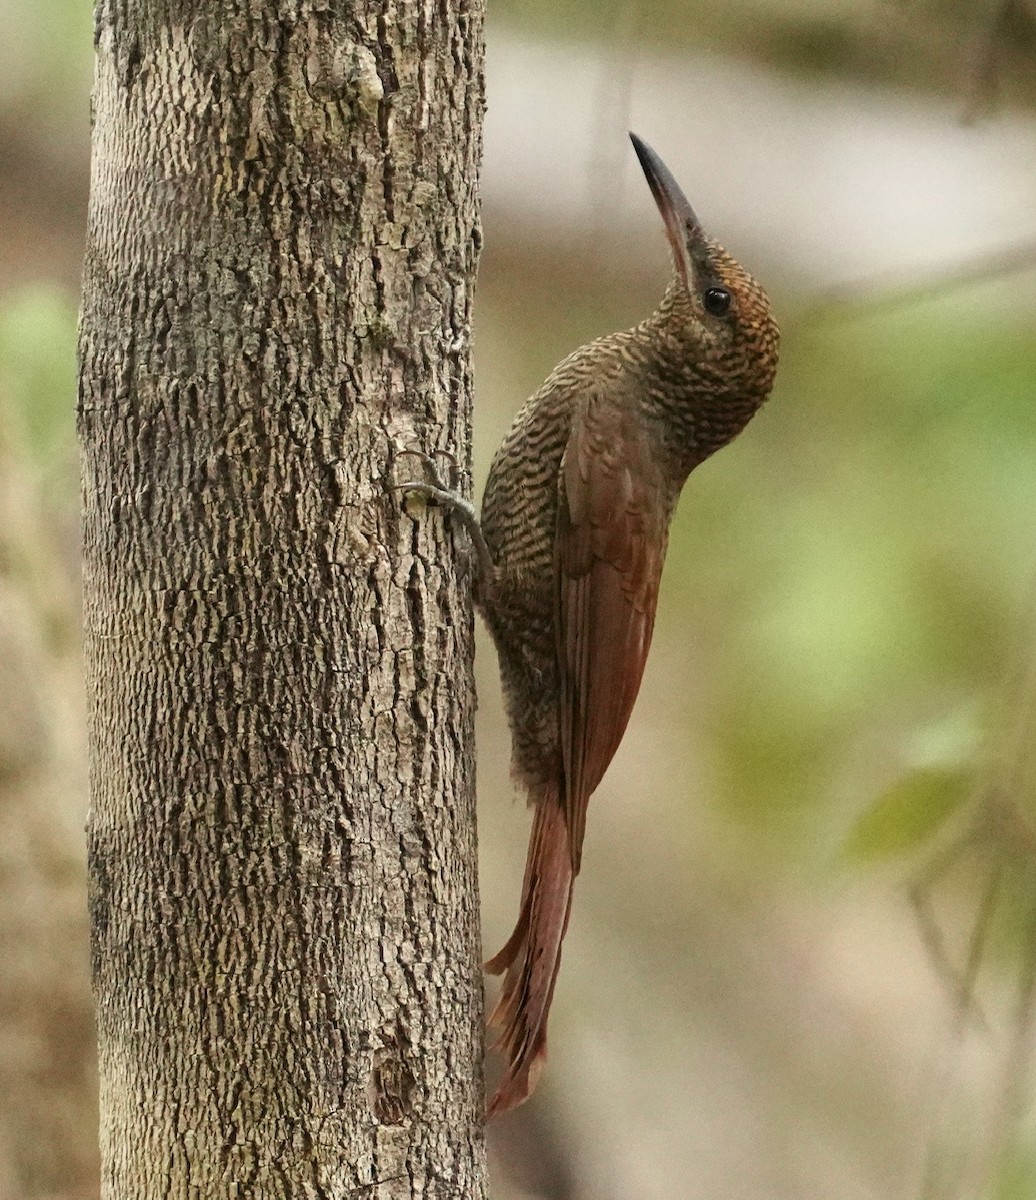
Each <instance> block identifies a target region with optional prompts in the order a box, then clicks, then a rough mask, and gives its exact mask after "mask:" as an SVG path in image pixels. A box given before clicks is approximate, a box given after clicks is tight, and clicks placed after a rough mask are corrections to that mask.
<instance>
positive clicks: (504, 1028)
mask: <svg viewBox="0 0 1036 1200" xmlns="http://www.w3.org/2000/svg"><path fill="white" fill-rule="evenodd" d="M573 882H574V874H573V871H572V851H571V847H570V844H569V835H568V827H567V825H566V823H565V817H564V814H563V813H562V811H561V807H560V805H559V804H558V801H557V797H556V796H555V795H553V794H550V793H548V794H547V795H544V796H541V797H540V798H539V802H538V803H537V805H536V816H535V818H534V821H533V827H532V836H531V837H530V840H529V857H528V861H527V862H526V865H525V882H524V884H523V886H522V909H521V914H520V916H519V917H518V924H517V925H516V926H515V929H514V933H512V934H511V936H510V938H508V940H507V944H506V945H505V946H504V948H503V949H502V950H501V951H500V953H499V954H497V955H495V956H494V957H493V958H491V959H490V960H489V962H487V963H486V970H487V971H489V972H490V973H491V974H493V975H499V974H502V973H503V972H505V971H506V972H507V974H506V976H505V978H504V984H503V989H502V991H501V993H500V999H499V1000H498V1001H497V1004H496V1007H495V1008H494V1009H493V1012H492V1014H491V1016H490V1018H489V1025H490V1028H493V1029H496V1030H498V1031H499V1033H498V1037H497V1040H496V1042H495V1043H494V1047H495V1049H497V1050H499V1051H500V1052H501V1053H502V1054H503V1056H504V1059H505V1061H506V1066H505V1070H504V1076H503V1079H502V1080H501V1082H500V1085H499V1087H498V1088H497V1090H496V1093H495V1094H494V1096H493V1098H492V1100H491V1101H490V1102H489V1107H488V1109H487V1117H494V1116H497V1115H498V1114H499V1113H502V1112H506V1111H507V1110H508V1109H509V1108H515V1107H516V1106H517V1105H519V1104H521V1103H522V1102H523V1101H525V1100H527V1099H528V1098H529V1096H530V1095H531V1094H532V1091H533V1089H534V1088H535V1087H536V1080H537V1079H538V1078H539V1074H540V1071H541V1070H542V1068H543V1063H544V1061H545V1060H546V1057H547V1015H548V1014H549V1012H550V1002H551V999H552V998H553V996H554V984H555V982H556V981H557V977H558V968H559V967H560V965H561V943H562V941H563V940H564V937H565V930H566V929H567V928H568V917H569V913H570V912H571V909H572V885H573Z"/></svg>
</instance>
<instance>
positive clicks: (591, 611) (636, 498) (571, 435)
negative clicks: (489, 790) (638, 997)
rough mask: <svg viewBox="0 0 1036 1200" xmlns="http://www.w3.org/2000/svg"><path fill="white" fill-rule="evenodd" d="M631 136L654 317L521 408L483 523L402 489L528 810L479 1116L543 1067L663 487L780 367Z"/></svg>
mask: <svg viewBox="0 0 1036 1200" xmlns="http://www.w3.org/2000/svg"><path fill="white" fill-rule="evenodd" d="M630 137H631V138H632V140H633V146H634V149H635V150H636V152H637V157H638V158H639V159H640V165H641V167H642V168H643V170H644V174H645V175H646V176H647V182H648V186H649V187H650V188H651V192H652V194H653V196H654V198H655V202H656V204H657V205H658V209H659V211H660V213H661V214H662V220H663V221H664V222H665V229H666V235H667V237H668V239H669V243H670V245H671V247H672V251H673V264H674V272H673V277H672V279H671V281H670V283H669V286H668V288H667V289H666V292H665V295H664V296H663V298H662V302H661V304H660V305H659V306H658V309H657V310H656V311H655V312H654V313H653V314H652V315H651V316H650V317H648V318H647V319H646V320H645V321H643V322H641V324H639V325H635V326H634V327H633V328H632V329H628V330H625V331H624V332H622V333H613V334H609V335H608V336H606V337H601V338H598V339H597V340H596V341H594V342H591V343H590V344H589V345H587V346H583V347H581V348H580V349H579V350H576V351H575V352H574V353H572V354H570V355H569V356H568V357H567V358H566V359H565V360H564V361H563V362H561V363H560V364H559V365H558V366H557V367H555V369H554V371H553V372H552V373H551V374H550V376H549V377H548V378H547V380H546V381H545V382H544V384H543V386H542V387H541V388H540V389H539V391H537V392H536V393H535V395H533V396H532V397H531V398H530V399H529V400H528V401H527V402H526V404H525V406H524V407H523V408H522V409H521V411H520V412H519V413H518V415H517V417H515V419H514V423H513V424H512V425H511V428H510V431H509V432H508V434H507V436H506V437H505V438H504V441H503V444H502V445H501V447H500V449H499V450H498V451H497V454H496V457H495V458H494V459H493V464H492V466H491V468H490V471H489V479H488V481H487V483H486V490H485V495H484V498H483V501H482V520H481V526H480V525H479V522H478V520H477V518H476V516H475V511H474V509H473V507H472V506H471V505H470V504H469V503H468V502H467V501H465V500H463V499H462V498H461V497H460V496H458V495H457V494H456V493H455V492H453V491H451V490H450V489H449V488H448V487H446V486H445V485H444V484H443V482H442V480H441V479H440V478H439V475H438V473H437V471H436V470H435V467H434V464H433V463H432V462H431V461H430V460H429V459H427V458H426V457H425V456H421V457H422V458H423V459H424V461H425V463H426V466H427V467H428V469H429V470H430V475H431V478H432V480H433V481H434V482H433V483H431V484H429V483H411V484H404V485H403V486H404V490H407V491H416V492H418V493H421V494H423V495H425V496H426V497H430V498H434V499H436V500H437V501H439V502H441V503H444V504H446V505H449V506H450V507H451V508H452V509H453V510H455V511H456V512H457V513H458V515H459V516H460V517H461V518H462V520H463V521H464V523H465V525H466V526H467V527H468V529H469V531H470V533H471V536H472V538H473V541H474V544H475V548H476V550H477V552H478V557H479V562H480V567H481V570H480V577H479V584H478V591H477V601H478V606H479V608H480V610H481V612H482V615H483V617H484V619H485V621H486V624H487V625H488V627H489V630H490V633H491V634H492V636H493V640H494V642H495V643H496V648H497V654H498V656H499V659H500V675H501V681H502V684H503V692H504V698H505V701H506V705H507V715H508V720H509V722H510V727H511V737H512V773H513V775H514V777H515V779H516V780H517V782H518V783H519V784H520V785H521V786H522V787H523V788H524V789H525V791H526V792H527V794H528V797H529V802H530V803H531V804H532V805H534V807H535V816H534V819H533V827H532V836H531V840H530V844H529V856H528V861H527V864H526V868H525V882H524V885H523V889H522V906H521V913H520V915H519V917H518V923H517V925H516V926H515V930H514V933H512V935H511V937H510V938H509V940H508V942H507V944H506V945H505V946H504V948H503V949H502V950H501V951H500V952H499V954H497V955H496V956H495V957H493V958H492V959H490V960H489V962H488V963H487V964H486V969H487V970H488V971H490V972H492V973H494V974H500V973H502V972H506V977H505V979H504V984H503V989H502V992H501V996H500V1000H499V1002H498V1003H497V1006H496V1008H495V1009H494V1011H493V1014H492V1016H491V1017H490V1026H491V1027H495V1028H496V1029H497V1030H498V1031H499V1037H498V1041H497V1043H496V1045H497V1048H499V1049H500V1050H501V1051H502V1053H503V1055H504V1058H505V1061H506V1065H505V1071H504V1076H503V1079H502V1081H501V1083H500V1086H499V1088H498V1090H497V1092H496V1094H495V1095H494V1096H493V1098H492V1100H491V1101H490V1103H489V1107H488V1114H489V1116H493V1115H494V1114H496V1113H500V1112H504V1111H506V1110H507V1109H509V1108H513V1107H514V1106H515V1105H518V1104H521V1103H522V1101H524V1100H526V1099H527V1098H528V1097H529V1095H530V1094H531V1093H532V1090H533V1088H534V1087H535V1086H536V1080H537V1077H538V1075H539V1072H540V1070H541V1068H542V1065H543V1062H544V1059H545V1057H546V1031H547V1015H548V1013H549V1011H550V1003H551V998H552V996H553V994H554V985H555V983H556V981H557V976H558V967H559V965H560V962H561V943H562V940H563V938H564V936H565V930H566V928H567V926H568V918H569V913H570V911H571V907H572V887H573V882H574V880H575V877H576V875H578V873H579V866H580V857H581V853H582V846H583V831H584V829H585V826H586V809H587V802H588V801H589V798H590V796H591V795H592V793H593V791H594V789H595V788H596V787H597V785H598V784H599V783H600V782H601V777H602V776H603V775H604V772H605V771H606V769H607V767H608V764H609V763H610V762H611V760H612V757H613V755H614V754H615V751H616V749H617V748H618V745H619V742H620V741H621V739H622V735H623V733H624V731H625V729H626V723H627V721H628V720H629V717H630V713H631V711H632V709H633V703H634V701H635V700H636V698H637V692H638V690H639V688H640V681H641V676H642V675H643V673H644V663H645V661H646V659H647V653H648V647H649V645H650V643H651V633H652V629H653V626H654V623H655V607H656V603H657V600H658V585H659V581H660V579H661V575H662V564H663V562H664V561H665V554H666V545H667V542H668V534H669V522H670V519H671V517H672V515H673V509H674V508H675V506H676V501H677V498H678V496H679V494H680V489H681V488H682V487H683V484H684V481H685V480H686V479H687V476H688V475H689V474H690V472H691V471H692V470H693V469H694V468H695V467H696V466H697V465H698V464H699V463H700V462H702V461H703V460H704V459H706V458H707V457H708V456H709V455H710V454H712V453H713V452H714V451H715V450H718V449H719V448H720V446H723V445H725V444H726V443H727V442H729V441H730V440H731V439H732V438H733V437H734V436H735V435H736V434H737V433H739V432H740V431H741V430H742V429H743V428H744V426H745V425H746V424H747V423H748V421H749V420H750V418H751V417H752V415H753V414H754V413H755V411H756V410H757V409H758V408H759V406H760V405H761V404H762V403H763V401H764V400H765V399H766V397H767V395H768V394H769V392H770V388H771V386H772V384H773V378H774V372H775V370H776V366H777V349H778V331H777V325H776V323H775V321H774V318H773V316H772V314H771V312H770V305H769V303H768V301H767V299H766V295H765V294H764V292H763V290H762V288H761V287H760V286H759V284H758V283H756V281H755V280H754V279H753V278H752V277H751V276H750V275H749V274H748V273H747V272H746V271H745V270H744V269H743V268H742V267H741V266H740V265H739V264H738V263H737V262H735V261H734V259H733V258H731V256H730V255H729V254H728V253H727V252H726V251H725V250H724V249H722V247H720V246H718V245H717V244H716V243H715V242H713V241H712V240H711V239H710V238H709V237H708V236H707V235H706V234H705V233H704V231H703V230H702V227H701V225H700V223H699V221H698V218H697V217H696V216H695V215H694V211H693V209H692V208H691V206H690V204H689V203H688V201H687V199H686V197H685V196H684V194H683V192H682V191H681V190H680V188H679V186H678V184H677V183H676V180H675V179H674V178H673V176H672V175H671V174H670V172H669V170H668V169H667V167H666V166H665V164H664V163H663V162H662V160H661V159H660V158H659V157H658V155H657V154H655V152H654V151H653V150H652V149H651V148H650V147H649V146H648V145H646V143H644V142H643V141H641V139H640V138H638V137H637V136H636V135H635V134H630Z"/></svg>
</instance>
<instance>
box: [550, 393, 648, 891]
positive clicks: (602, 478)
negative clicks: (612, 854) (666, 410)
mask: <svg viewBox="0 0 1036 1200" xmlns="http://www.w3.org/2000/svg"><path fill="white" fill-rule="evenodd" d="M559 487H560V496H559V505H558V528H557V541H556V559H557V564H556V565H557V571H556V578H557V581H558V583H557V589H558V590H557V609H556V629H557V638H558V662H559V666H560V678H561V746H562V755H563V762H564V771H565V779H564V788H563V794H562V807H563V808H564V811H565V817H566V823H567V825H568V829H569V833H570V838H571V847H572V865H573V869H574V870H575V871H578V870H579V860H580V855H581V852H582V844H583V832H584V829H585V825H586V807H587V803H588V801H589V798H590V796H591V794H592V793H593V791H594V789H595V788H596V787H597V785H598V784H599V783H600V781H601V777H602V776H603V775H604V772H605V771H606V770H607V768H608V764H609V763H610V762H611V760H612V757H613V756H614V754H615V751H616V750H617V749H618V746H619V742H620V741H621V740H622V735H623V733H624V732H625V729H626V724H627V722H628V721H629V717H630V713H631V712H632V710H633V704H634V702H635V700H636V698H637V692H638V691H639V689H640V681H641V678H642V676H643V674H644V664H645V662H646V661H647V654H648V648H649V647H650V645H651V634H652V632H653V629H654V623H655V609H656V605H657V602H658V584H659V580H660V578H661V574H662V564H663V561H664V559H665V552H666V542H667V532H668V526H669V516H670V511H671V501H670V499H669V493H668V490H667V488H666V486H665V481H664V479H663V477H662V475H661V472H660V470H659V469H658V467H657V465H656V462H655V456H654V455H653V454H652V453H651V449H650V447H649V446H648V444H647V438H646V436H645V434H644V433H643V431H642V430H641V429H640V428H638V423H637V422H635V421H634V420H632V419H631V418H630V416H629V414H628V413H627V412H626V411H624V410H623V408H622V407H620V406H618V405H616V404H615V403H614V401H612V402H608V401H606V400H605V399H604V398H602V397H601V396H599V395H591V396H590V397H589V398H588V400H587V402H586V403H585V404H584V406H583V407H582V409H581V410H580V411H579V412H578V413H577V414H576V416H575V418H574V420H573V423H572V432H571V435H570V437H569V441H568V445H567V447H566V449H565V456H564V459H563V461H562V467H561V478H560V483H559Z"/></svg>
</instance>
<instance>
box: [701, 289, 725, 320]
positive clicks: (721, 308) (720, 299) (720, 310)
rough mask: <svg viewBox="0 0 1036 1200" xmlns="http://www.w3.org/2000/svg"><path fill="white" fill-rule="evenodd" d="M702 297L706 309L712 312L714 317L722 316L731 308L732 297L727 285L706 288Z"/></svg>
mask: <svg viewBox="0 0 1036 1200" xmlns="http://www.w3.org/2000/svg"><path fill="white" fill-rule="evenodd" d="M701 299H702V303H703V304H704V305H705V311H706V312H710V313H712V315H713V316H714V317H722V316H723V314H724V313H725V312H727V310H728V309H729V308H730V299H731V297H730V293H729V292H728V291H727V289H726V288H725V287H710V288H706V289H705V292H704V294H703V295H702V298H701Z"/></svg>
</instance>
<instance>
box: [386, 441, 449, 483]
mask: <svg viewBox="0 0 1036 1200" xmlns="http://www.w3.org/2000/svg"><path fill="white" fill-rule="evenodd" d="M396 454H397V455H398V456H399V457H401V458H402V457H404V456H405V457H407V458H416V459H418V460H419V461H420V463H421V465H422V466H423V467H424V469H425V471H426V472H427V473H428V477H429V478H430V479H431V481H432V484H433V485H434V486H435V487H436V488H438V489H439V490H440V491H442V492H455V491H456V490H457V484H458V482H459V479H460V463H459V461H458V459H457V456H456V454H454V453H453V451H452V450H433V451H432V453H431V454H428V453H427V452H426V451H424V450H417V449H413V448H411V447H407V448H406V449H403V450H397V451H396ZM440 458H444V459H445V460H446V462H447V463H449V467H450V470H449V475H450V478H449V482H447V481H446V480H444V479H443V477H442V474H441V473H440V471H439V463H438V459H440Z"/></svg>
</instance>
